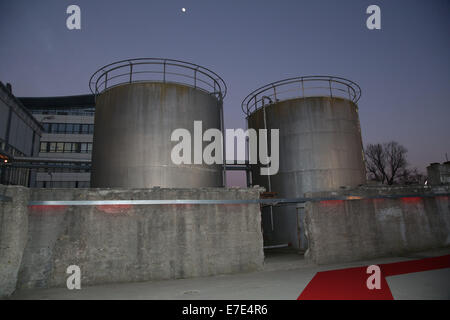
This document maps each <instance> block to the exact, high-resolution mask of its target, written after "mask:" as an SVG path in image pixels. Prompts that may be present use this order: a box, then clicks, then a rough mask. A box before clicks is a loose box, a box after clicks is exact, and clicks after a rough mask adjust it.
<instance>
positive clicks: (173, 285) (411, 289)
mask: <svg viewBox="0 0 450 320" xmlns="http://www.w3.org/2000/svg"><path fill="white" fill-rule="evenodd" d="M448 254H450V247H448V248H445V249H436V250H430V251H426V252H420V253H414V254H409V255H405V256H398V257H391V258H381V259H375V260H370V261H359V262H353V263H346V264H335V265H326V266H316V265H313V264H311V263H309V262H307V261H306V260H305V259H304V257H303V256H302V255H299V254H297V253H296V252H293V251H290V250H287V249H271V250H267V252H266V262H265V266H264V270H262V271H260V272H252V273H241V274H232V275H221V276H214V277H206V278H194V279H177V280H164V281H149V282H140V283H120V284H108V285H97V286H90V287H83V286H82V289H81V290H68V289H66V288H51V289H32V290H21V291H18V292H16V293H15V294H14V295H13V297H12V299H163V300H165V299H174V300H178V299H182V300H191V299H192V300H196V299H200V300H201V299H219V300H220V299H230V300H236V299H238V300H240V299H242V300H246V299H249V300H254V299H288V300H292V299H297V298H298V297H299V295H300V293H301V292H302V291H303V290H304V289H305V287H306V286H307V285H308V283H309V282H310V281H311V280H312V279H313V277H314V275H315V274H316V273H317V272H321V271H327V270H335V269H344V268H353V267H361V266H369V265H372V264H377V265H378V264H386V263H392V262H399V261H413V260H417V259H422V258H427V257H437V256H444V255H448ZM368 276H369V275H368ZM386 280H387V282H388V284H389V288H390V290H391V292H392V296H393V297H394V299H450V285H449V283H450V268H445V269H439V270H431V271H423V272H416V273H410V274H403V275H398V276H391V277H387V278H386Z"/></svg>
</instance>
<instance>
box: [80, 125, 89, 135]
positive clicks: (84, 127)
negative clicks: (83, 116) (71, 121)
mask: <svg viewBox="0 0 450 320" xmlns="http://www.w3.org/2000/svg"><path fill="white" fill-rule="evenodd" d="M81 133H82V134H88V133H89V125H88V124H83V125H81Z"/></svg>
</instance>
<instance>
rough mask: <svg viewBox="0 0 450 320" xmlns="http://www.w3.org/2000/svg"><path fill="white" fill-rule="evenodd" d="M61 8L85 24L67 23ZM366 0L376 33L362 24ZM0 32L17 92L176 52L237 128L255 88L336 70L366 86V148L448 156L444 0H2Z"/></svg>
mask: <svg viewBox="0 0 450 320" xmlns="http://www.w3.org/2000/svg"><path fill="white" fill-rule="evenodd" d="M70 4H77V5H79V6H80V7H81V14H82V30H79V31H69V30H68V29H67V28H66V23H65V21H66V18H67V14H66V8H67V6H68V5H70ZM371 4H377V5H379V6H380V7H381V24H382V29H381V30H375V31H370V30H368V29H367V28H366V25H365V22H366V18H367V16H368V15H367V14H366V13H365V11H366V8H367V7H368V6H369V5H371ZM182 7H185V8H186V9H187V12H186V13H182V12H181V8H182ZM0 30H1V42H0V80H1V81H2V82H11V83H12V85H13V90H14V94H15V95H17V96H57V95H71V94H83V93H87V92H88V90H89V89H88V80H89V77H90V76H91V74H92V73H93V72H94V71H95V70H97V69H98V67H100V66H103V65H105V64H108V63H110V62H114V61H116V60H121V59H126V58H135V57H166V58H173V59H180V60H185V61H190V62H194V63H197V64H200V65H203V66H205V67H208V68H210V69H212V70H213V71H215V72H216V73H218V74H219V75H220V76H222V78H223V79H224V80H225V81H226V82H227V84H228V89H229V91H228V96H227V97H226V100H225V110H226V111H225V112H226V126H227V127H229V128H238V127H244V126H245V125H244V116H243V114H242V112H241V109H240V103H241V101H242V99H243V98H244V97H245V96H246V95H247V94H248V93H249V92H250V91H252V90H253V89H256V88H257V87H260V86H262V85H264V84H266V83H268V82H272V81H276V80H280V79H284V78H287V77H292V76H299V75H335V76H341V77H345V78H348V79H351V80H353V81H355V82H357V83H359V85H360V86H361V88H362V90H363V93H362V98H361V100H360V102H359V108H360V120H361V128H362V134H363V141H364V144H367V143H374V142H385V141H389V140H396V141H398V142H400V143H401V144H403V145H404V146H406V147H407V149H408V150H409V153H408V159H409V162H410V163H411V164H412V165H413V166H417V167H418V168H419V169H420V170H421V171H423V172H424V171H425V167H426V165H427V164H428V163H430V162H442V161H445V153H446V152H447V153H448V154H449V156H450V139H449V138H450V1H448V0H429V1H425V0H423V1H412V0H408V1H399V0H396V1H365V0H354V1H350V0H341V1H335V0H330V1H304V0H276V1H275V0H271V1H265V0H240V1H238V0H228V1H219V0H183V1H181V0H157V1H156V0H145V1H138V0H128V1H106V0H88V1H85V0H72V1H63V0H54V1H44V0H39V1H24V0H0Z"/></svg>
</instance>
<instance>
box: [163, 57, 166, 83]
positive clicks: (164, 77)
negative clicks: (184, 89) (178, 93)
mask: <svg viewBox="0 0 450 320" xmlns="http://www.w3.org/2000/svg"><path fill="white" fill-rule="evenodd" d="M163 82H164V83H166V60H164V70H163Z"/></svg>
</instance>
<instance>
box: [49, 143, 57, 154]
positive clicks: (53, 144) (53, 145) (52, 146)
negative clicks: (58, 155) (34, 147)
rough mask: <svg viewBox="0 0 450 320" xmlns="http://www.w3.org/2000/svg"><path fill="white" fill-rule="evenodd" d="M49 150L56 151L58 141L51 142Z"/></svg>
mask: <svg viewBox="0 0 450 320" xmlns="http://www.w3.org/2000/svg"><path fill="white" fill-rule="evenodd" d="M48 151H49V152H56V142H50V148H49V149H48Z"/></svg>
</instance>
